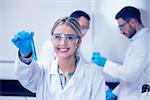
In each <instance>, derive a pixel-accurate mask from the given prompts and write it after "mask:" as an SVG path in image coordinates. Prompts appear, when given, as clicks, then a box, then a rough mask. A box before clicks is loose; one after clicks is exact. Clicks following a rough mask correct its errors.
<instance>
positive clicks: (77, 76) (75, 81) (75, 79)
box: [63, 59, 84, 92]
mask: <svg viewBox="0 0 150 100" xmlns="http://www.w3.org/2000/svg"><path fill="white" fill-rule="evenodd" d="M83 67H84V65H83V63H82V61H81V59H80V60H79V63H78V65H77V68H76V70H75V73H74V75H73V76H72V77H71V79H70V80H69V81H68V83H67V84H66V86H65V87H64V89H63V92H65V91H67V90H68V89H70V88H73V87H74V86H76V84H78V83H80V81H81V79H82V78H83V74H84V68H83Z"/></svg>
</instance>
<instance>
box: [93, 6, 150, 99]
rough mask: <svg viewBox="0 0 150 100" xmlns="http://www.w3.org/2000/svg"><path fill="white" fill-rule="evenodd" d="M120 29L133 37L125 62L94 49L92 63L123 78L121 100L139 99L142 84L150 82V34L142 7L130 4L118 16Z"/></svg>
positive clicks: (113, 75)
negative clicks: (143, 17)
mask: <svg viewBox="0 0 150 100" xmlns="http://www.w3.org/2000/svg"><path fill="white" fill-rule="evenodd" d="M115 19H116V20H117V22H118V24H119V29H120V32H121V33H122V34H123V35H125V36H126V37H127V38H129V39H130V42H131V43H130V46H129V48H128V50H127V52H126V54H125V58H124V62H123V64H122V65H120V64H118V63H115V62H113V61H111V60H108V59H106V58H105V57H103V56H101V55H100V53H98V52H94V53H93V56H92V62H93V63H95V64H97V65H98V66H100V67H103V69H104V72H105V73H106V74H108V75H110V76H112V77H113V78H115V79H117V80H119V81H120V85H119V91H118V94H117V95H118V100H139V97H140V95H141V91H142V86H143V85H144V84H149V85H150V74H149V73H150V33H149V32H148V30H147V28H145V27H144V25H143V24H142V22H141V18H140V11H139V9H137V8H135V7H132V6H127V7H124V8H123V9H121V10H120V11H119V12H118V13H117V14H116V16H115Z"/></svg>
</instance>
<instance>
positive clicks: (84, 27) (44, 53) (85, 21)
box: [38, 10, 90, 64]
mask: <svg viewBox="0 0 150 100" xmlns="http://www.w3.org/2000/svg"><path fill="white" fill-rule="evenodd" d="M70 17H73V18H75V19H77V21H78V22H79V24H80V26H81V31H82V35H81V36H82V37H83V36H84V35H85V34H86V33H87V31H88V29H89V27H90V16H89V15H88V14H87V13H86V12H84V11H81V10H76V11H74V12H73V13H71V15H70ZM82 47H83V46H82ZM55 57H56V54H55V52H54V50H53V46H52V44H51V41H50V39H48V40H47V41H45V42H44V45H43V46H42V49H41V52H40V57H39V59H38V63H40V64H45V63H50V62H52V61H53V60H54V59H55Z"/></svg>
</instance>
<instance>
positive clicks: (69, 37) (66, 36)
mask: <svg viewBox="0 0 150 100" xmlns="http://www.w3.org/2000/svg"><path fill="white" fill-rule="evenodd" d="M51 38H52V39H53V40H54V41H56V42H60V41H62V39H64V40H65V41H67V42H74V41H76V40H77V39H79V38H80V36H77V35H73V34H62V33H55V34H52V35H51Z"/></svg>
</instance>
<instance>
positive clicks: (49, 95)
mask: <svg viewBox="0 0 150 100" xmlns="http://www.w3.org/2000/svg"><path fill="white" fill-rule="evenodd" d="M33 35H34V34H32V33H31V34H30V33H28V32H25V31H22V32H19V33H17V34H16V35H15V37H13V39H12V42H13V43H14V45H15V46H16V47H17V48H18V49H19V52H18V57H17V61H16V67H17V69H16V76H17V77H18V79H19V81H20V82H21V84H22V85H23V86H24V87H25V88H27V89H29V90H30V91H32V92H35V93H36V98H37V100H105V81H104V78H103V73H102V70H101V69H100V68H98V67H97V66H96V65H95V64H92V63H90V64H89V63H86V62H85V61H84V60H83V59H82V58H81V57H80V55H79V54H78V49H79V47H80V44H81V40H82V38H81V29H80V25H79V23H78V22H77V21H76V19H74V18H71V17H64V18H61V19H58V20H57V21H56V23H55V24H54V26H53V28H52V30H51V38H50V39H51V42H52V45H53V47H54V51H55V53H56V55H57V56H56V59H55V60H54V61H53V62H52V63H51V64H45V65H47V66H46V67H43V66H40V64H38V63H36V62H35V61H34V60H33V59H32V58H33V57H32V56H33V55H32V54H33V50H32V45H31V42H32V41H33Z"/></svg>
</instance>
